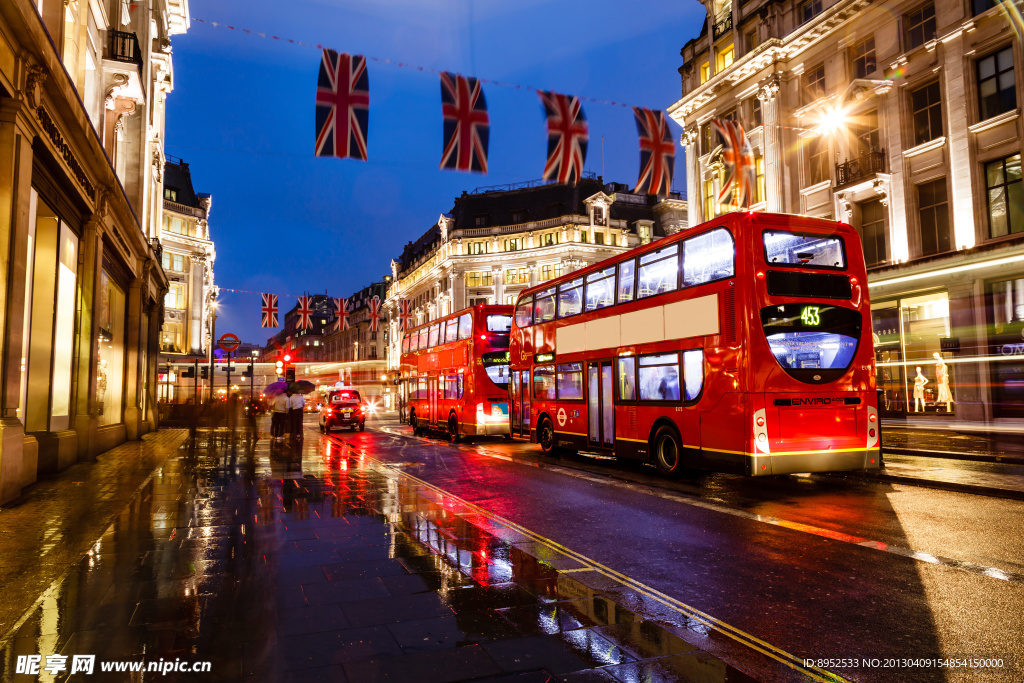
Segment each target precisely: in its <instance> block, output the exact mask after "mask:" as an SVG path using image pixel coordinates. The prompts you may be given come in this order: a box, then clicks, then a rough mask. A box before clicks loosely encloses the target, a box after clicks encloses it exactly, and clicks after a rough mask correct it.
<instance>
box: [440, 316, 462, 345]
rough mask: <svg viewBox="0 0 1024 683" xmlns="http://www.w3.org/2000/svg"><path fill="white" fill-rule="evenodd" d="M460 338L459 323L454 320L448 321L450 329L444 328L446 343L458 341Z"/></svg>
mask: <svg viewBox="0 0 1024 683" xmlns="http://www.w3.org/2000/svg"><path fill="white" fill-rule="evenodd" d="M458 338H459V321H458V320H456V319H455V318H452V319H451V320H449V321H448V327H446V328H444V343H445V344H447V343H449V342H453V341H457V340H458Z"/></svg>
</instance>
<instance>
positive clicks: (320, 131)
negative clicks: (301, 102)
mask: <svg viewBox="0 0 1024 683" xmlns="http://www.w3.org/2000/svg"><path fill="white" fill-rule="evenodd" d="M369 118H370V79H369V76H368V75H367V73H366V57H363V56H361V55H355V56H352V55H349V54H348V53H347V52H343V53H341V54H340V55H339V54H338V53H337V52H335V51H334V50H324V52H323V58H322V59H321V62H320V78H319V80H318V81H317V86H316V152H315V153H316V156H318V157H352V158H353V159H361V160H362V161H366V136H367V131H368V126H369Z"/></svg>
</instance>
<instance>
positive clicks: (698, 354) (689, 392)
mask: <svg viewBox="0 0 1024 683" xmlns="http://www.w3.org/2000/svg"><path fill="white" fill-rule="evenodd" d="M683 384H684V386H685V387H686V400H687V401H692V400H694V399H695V398H697V397H698V396H700V391H701V389H703V388H704V349H690V350H689V351H683Z"/></svg>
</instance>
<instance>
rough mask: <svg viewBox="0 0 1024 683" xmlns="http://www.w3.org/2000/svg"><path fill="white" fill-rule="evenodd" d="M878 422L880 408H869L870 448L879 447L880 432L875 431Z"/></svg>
mask: <svg viewBox="0 0 1024 683" xmlns="http://www.w3.org/2000/svg"><path fill="white" fill-rule="evenodd" d="M877 422H878V408H875V407H874V406H868V424H867V430H868V442H867V443H868V448H869V449H870V448H874V447H875V446H877V445H878V430H876V429H875V424H876V423H877Z"/></svg>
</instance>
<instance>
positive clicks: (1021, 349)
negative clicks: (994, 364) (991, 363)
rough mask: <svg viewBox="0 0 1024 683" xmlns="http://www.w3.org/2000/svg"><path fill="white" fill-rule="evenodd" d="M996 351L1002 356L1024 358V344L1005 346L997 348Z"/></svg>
mask: <svg viewBox="0 0 1024 683" xmlns="http://www.w3.org/2000/svg"><path fill="white" fill-rule="evenodd" d="M996 350H997V351H998V353H999V354H1000V355H1002V356H1024V342H1020V343H1018V344H1003V345H1002V346H997V347H996Z"/></svg>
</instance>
